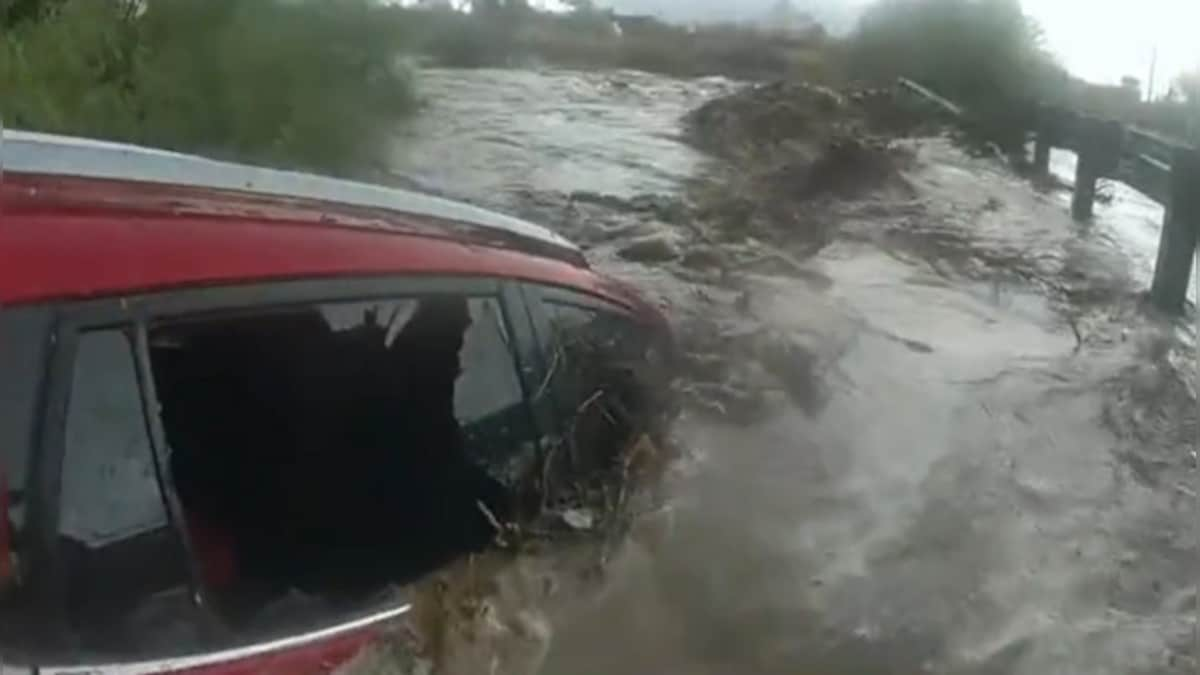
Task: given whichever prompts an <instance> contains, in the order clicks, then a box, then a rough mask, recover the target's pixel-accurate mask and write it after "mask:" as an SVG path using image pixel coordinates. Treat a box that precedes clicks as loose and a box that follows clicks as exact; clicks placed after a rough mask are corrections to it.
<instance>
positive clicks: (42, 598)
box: [0, 306, 56, 663]
mask: <svg viewBox="0 0 1200 675" xmlns="http://www.w3.org/2000/svg"><path fill="white" fill-rule="evenodd" d="M54 321H55V312H54V309H53V308H52V307H48V306H34V307H25V306H19V307H11V306H9V307H0V373H5V374H6V376H5V377H3V378H0V444H3V447H5V448H18V449H19V450H21V449H23V450H24V452H25V453H26V457H25V467H24V468H25V471H24V473H25V475H24V481H23V482H24V490H25V496H24V499H25V523H24V528H23V535H24V537H25V538H26V546H25V548H24V550H23V551H22V554H23V555H24V557H25V562H24V567H25V569H24V570H23V574H24V576H25V582H26V584H25V587H24V589H23V590H22V595H21V597H20V598H19V600H18V604H19V605H20V607H19V609H20V610H23V612H22V617H21V618H22V619H23V620H27V621H23V622H22V624H23V625H22V628H23V629H24V630H25V632H23V633H22V635H20V636H19V637H20V638H21V642H22V643H23V644H21V645H20V646H19V647H20V650H21V651H20V656H19V657H20V658H37V657H38V656H39V654H40V653H41V652H42V651H43V650H44V648H45V647H47V646H48V644H49V643H50V642H52V636H51V633H52V626H53V624H54V615H53V611H52V608H51V602H50V599H49V597H48V596H49V593H50V591H51V590H52V589H53V587H54V586H53V580H52V578H51V575H50V574H49V567H48V565H49V559H50V557H51V551H52V547H53V544H54V541H55V533H54V532H53V529H52V528H48V527H47V525H46V523H47V521H46V515H47V511H48V508H49V504H48V499H47V498H48V493H47V491H46V489H45V488H46V486H45V475H46V472H45V468H44V467H45V461H44V459H45V458H44V455H43V453H42V452H41V449H42V444H41V437H42V432H43V429H44V428H45V426H46V422H47V420H46V414H47V410H46V398H47V390H48V382H49V376H50V363H51V361H52V358H53V355H54V352H55V347H56V344H55V343H56V340H55V332H54ZM14 373H15V374H16V376H15V377H11V376H8V374H14ZM10 480H11V479H10ZM15 646H16V645H11V644H5V645H3V646H2V647H0V663H2V662H4V661H5V659H6V658H9V653H10V652H12V650H13V648H14V647H15Z"/></svg>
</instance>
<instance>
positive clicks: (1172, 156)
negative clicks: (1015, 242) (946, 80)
mask: <svg viewBox="0 0 1200 675" xmlns="http://www.w3.org/2000/svg"><path fill="white" fill-rule="evenodd" d="M897 86H898V87H899V89H900V90H901V91H902V92H904V93H906V94H908V95H914V96H917V97H919V98H921V99H923V100H924V101H926V102H927V103H929V104H931V105H933V106H935V107H936V108H939V109H940V110H941V111H943V112H944V113H945V114H946V115H947V116H948V117H950V118H951V119H955V120H958V121H960V122H961V123H964V124H966V123H969V119H970V113H969V111H967V110H966V109H965V108H963V107H962V106H960V105H958V104H956V103H954V102H952V101H950V100H949V99H946V98H945V97H943V96H940V95H938V94H937V93H935V92H933V91H931V90H930V89H928V88H927V87H923V86H921V85H920V84H918V83H916V82H913V81H912V80H908V79H905V78H901V79H900V80H899V81H898V83H897ZM1032 119H1033V120H1034V128H1033V129H1029V130H1027V131H1029V132H1031V135H1032V137H1033V140H1034V151H1033V171H1034V173H1035V174H1041V175H1046V174H1048V173H1049V171H1050V151H1051V149H1052V148H1065V149H1068V150H1073V151H1074V152H1075V155H1076V157H1077V158H1078V160H1077V162H1076V164H1075V187H1074V194H1073V195H1072V198H1071V215H1072V216H1073V217H1074V218H1075V219H1076V220H1080V221H1086V220H1088V219H1090V218H1091V217H1092V215H1093V210H1094V206H1095V202H1096V184H1097V181H1099V180H1100V179H1101V178H1110V179H1114V180H1118V181H1121V182H1123V183H1126V184H1127V185H1130V186H1131V187H1133V188H1134V189H1136V190H1138V191H1139V192H1142V193H1143V194H1145V195H1146V196H1148V197H1150V198H1151V199H1153V200H1154V201H1156V202H1158V203H1159V204H1162V205H1163V207H1165V215H1164V220H1163V227H1162V234H1161V236H1160V239H1159V245H1158V257H1157V261H1156V263H1155V267H1154V281H1153V283H1152V285H1151V288H1150V296H1151V298H1152V300H1153V301H1154V304H1155V305H1157V306H1158V307H1159V308H1161V309H1163V310H1166V311H1170V312H1178V311H1180V310H1182V309H1183V306H1184V303H1185V302H1186V300H1187V289H1188V284H1189V283H1190V280H1191V274H1192V262H1193V258H1194V256H1195V253H1196V250H1197V245H1198V244H1200V150H1198V149H1197V148H1196V147H1195V146H1191V145H1187V144H1184V143H1181V142H1179V141H1175V140H1172V139H1169V138H1166V137H1164V136H1162V135H1160V134H1157V133H1155V132H1153V131H1150V130H1147V129H1142V128H1139V127H1137V126H1133V125H1126V124H1123V123H1121V122H1119V121H1115V120H1108V119H1103V118H1099V117H1095V116H1091V115H1086V114H1082V113H1079V112H1076V111H1073V110H1068V109H1065V108H1061V107H1056V106H1050V105H1042V106H1039V107H1038V109H1037V113H1036V115H1034V116H1033V117H1032Z"/></svg>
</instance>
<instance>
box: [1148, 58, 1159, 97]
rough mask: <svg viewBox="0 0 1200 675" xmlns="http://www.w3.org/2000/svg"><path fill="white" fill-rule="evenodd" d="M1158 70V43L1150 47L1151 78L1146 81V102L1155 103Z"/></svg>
mask: <svg viewBox="0 0 1200 675" xmlns="http://www.w3.org/2000/svg"><path fill="white" fill-rule="evenodd" d="M1156 70H1158V45H1154V46H1153V47H1151V48H1150V79H1149V80H1148V81H1147V82H1146V103H1154V76H1155V74H1156V73H1155V72H1154V71H1156Z"/></svg>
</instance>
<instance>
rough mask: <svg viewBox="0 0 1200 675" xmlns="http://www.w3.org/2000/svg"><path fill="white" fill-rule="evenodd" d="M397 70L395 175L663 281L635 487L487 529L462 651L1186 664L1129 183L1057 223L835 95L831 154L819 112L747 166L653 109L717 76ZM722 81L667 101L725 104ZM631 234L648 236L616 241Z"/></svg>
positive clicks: (1187, 380)
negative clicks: (530, 536) (601, 520)
mask: <svg viewBox="0 0 1200 675" xmlns="http://www.w3.org/2000/svg"><path fill="white" fill-rule="evenodd" d="M426 81H427V82H429V83H430V85H429V86H430V88H431V94H434V98H433V99H432V100H433V103H432V106H433V107H432V108H431V110H430V111H429V112H428V113H427V114H426V115H425V116H424V117H423V118H421V119H420V120H418V121H417V123H416V126H415V127H413V128H411V129H408V130H406V132H405V134H404V137H403V138H402V139H400V141H399V142H398V145H397V148H398V149H397V153H396V161H395V166H394V167H393V171H394V173H395V175H396V176H403V177H404V179H405V180H407V181H413V182H418V183H420V184H423V185H425V186H427V187H431V188H434V189H437V190H439V191H442V192H444V193H446V194H450V195H452V196H456V197H459V198H463V199H467V200H469V201H474V202H477V203H481V204H484V205H487V206H492V207H495V208H500V209H502V210H506V211H509V212H512V213H517V214H519V215H523V216H526V217H529V218H532V219H534V220H537V221H539V222H542V223H545V224H547V225H549V226H551V227H555V228H557V229H559V230H560V231H562V232H564V233H565V234H567V235H568V236H571V237H574V238H576V239H577V240H579V241H581V242H582V243H583V244H584V245H585V246H586V247H587V248H588V250H589V257H590V258H591V260H592V261H593V263H594V264H595V265H597V266H598V267H601V268H603V269H605V270H606V271H609V272H611V273H613V274H616V275H618V276H621V277H623V278H626V279H629V280H631V281H634V282H635V283H638V284H639V285H640V286H641V287H642V288H644V289H645V290H646V292H647V293H648V294H649V295H651V296H652V297H653V298H655V299H656V300H657V301H658V302H659V303H661V304H662V305H663V306H664V307H665V308H666V309H667V311H668V312H669V314H670V315H671V317H672V319H673V321H674V322H675V323H676V325H677V329H678V334H679V336H680V339H681V342H682V344H683V346H684V348H685V350H686V353H687V361H688V366H689V367H688V376H687V377H686V378H684V381H683V382H681V383H680V388H681V391H682V393H683V394H684V396H685V397H686V400H687V401H688V406H687V409H686V412H685V415H684V418H683V419H682V420H681V421H680V423H679V424H678V426H677V436H678V439H677V440H678V442H679V443H680V445H681V446H682V447H683V448H684V449H685V451H686V454H685V457H684V459H683V460H682V461H680V462H678V464H677V465H676V466H675V468H674V470H673V472H672V473H671V474H670V477H669V479H668V480H667V481H666V483H665V486H664V489H665V493H666V494H667V495H668V497H669V502H668V508H667V510H666V511H660V512H656V515H655V517H654V518H652V519H649V522H650V523H652V525H647V526H646V527H645V529H643V530H639V531H640V532H641V535H642V536H640V537H633V538H631V539H629V540H627V541H623V542H621V543H620V545H616V546H612V547H609V548H606V549H604V551H603V552H602V553H598V552H597V551H595V550H592V551H591V552H590V553H586V554H581V553H579V551H578V550H566V549H563V550H543V551H540V552H539V553H538V554H537V555H536V556H533V557H532V558H519V559H512V558H510V559H507V562H506V563H505V564H504V565H503V566H502V567H503V570H497V571H495V572H494V573H493V574H491V576H490V578H491V579H492V581H490V582H489V583H490V584H491V585H490V586H489V587H488V588H487V589H485V590H484V591H483V592H480V593H478V594H476V595H477V596H480V597H488V598H498V600H495V601H493V602H494V604H489V607H492V609H489V610H487V611H485V612H483V613H482V615H481V616H484V617H491V618H487V619H486V622H485V623H487V625H489V626H492V630H493V632H492V633H491V634H490V635H493V637H494V638H495V639H494V640H492V641H491V642H488V644H490V645H491V646H490V647H488V648H486V649H485V650H484V652H485V654H484V656H482V657H480V658H481V659H482V661H479V663H482V664H484V665H482V666H477V667H475V669H474V670H470V669H468V670H467V671H465V672H494V673H526V672H528V673H535V672H540V673H543V674H544V675H588V674H590V673H596V674H597V675H599V674H611V673H614V672H622V673H666V672H669V673H696V674H700V675H704V674H708V673H714V674H715V673H729V672H744V673H764V674H770V673H790V674H794V673H798V672H821V673H850V672H854V673H913V672H930V673H969V674H1001V673H1003V674H1010V673H1011V674H1014V675H1026V674H1028V675H1035V674H1036V675H1041V674H1044V673H1096V674H1108V673H1111V674H1117V673H1121V674H1126V673H1185V672H1195V670H1196V668H1197V667H1198V666H1200V664H1198V663H1197V651H1196V645H1195V639H1194V633H1195V627H1196V621H1195V615H1196V597H1197V585H1196V583H1197V575H1196V563H1197V561H1200V523H1197V521H1196V519H1195V518H1194V514H1195V512H1196V508H1197V507H1198V506H1200V504H1197V501H1198V497H1197V494H1198V492H1197V466H1196V465H1197V457H1196V454H1195V450H1194V448H1195V440H1196V434H1197V431H1198V422H1197V412H1198V410H1197V402H1196V401H1197V400H1196V392H1195V385H1194V382H1195V373H1196V362H1195V357H1194V351H1195V349H1194V348H1195V331H1194V329H1193V328H1192V327H1191V325H1189V323H1188V322H1180V321H1178V320H1174V319H1170V318H1166V317H1161V316H1157V315H1156V314H1155V313H1154V312H1153V311H1152V310H1150V309H1148V308H1147V307H1146V305H1145V302H1144V300H1143V292H1144V290H1145V289H1146V288H1147V287H1148V271H1147V265H1148V264H1152V261H1153V255H1154V251H1153V248H1152V247H1153V246H1155V245H1156V244H1157V226H1158V223H1159V222H1161V211H1159V210H1155V208H1154V207H1153V205H1147V204H1146V203H1145V202H1144V201H1143V200H1141V199H1139V197H1138V196H1137V195H1132V194H1129V193H1128V192H1127V191H1124V189H1123V188H1120V187H1118V188H1116V191H1115V192H1114V198H1113V200H1112V201H1111V202H1110V203H1109V204H1102V205H1099V206H1098V214H1097V218H1096V220H1095V222H1093V223H1092V224H1090V225H1085V226H1080V225H1077V224H1074V223H1072V222H1071V221H1070V219H1069V217H1068V215H1067V208H1066V203H1067V200H1068V199H1069V195H1068V194H1066V193H1063V192H1062V191H1061V190H1055V189H1053V188H1050V189H1046V190H1041V191H1039V190H1036V189H1034V187H1033V186H1031V185H1029V184H1028V183H1027V182H1025V181H1022V180H1021V179H1020V178H1018V177H1016V176H1014V175H1013V174H1012V173H1011V172H1010V171H1009V170H1008V169H1007V168H1006V167H1005V166H1003V165H1002V164H1000V163H999V162H997V161H995V160H992V159H986V158H973V157H970V156H968V154H966V153H964V152H962V151H961V150H959V149H957V148H956V147H955V146H954V145H953V144H952V143H951V142H949V141H947V140H945V139H943V138H939V137H921V138H906V139H897V138H896V137H895V136H894V135H890V134H888V133H885V130H883V129H881V128H880V127H878V125H876V126H874V127H872V126H871V125H872V124H873V123H872V122H871V121H870V119H869V115H864V117H866V118H868V119H867V121H866V122H864V124H865V125H866V127H865V128H870V129H872V131H871V132H870V135H869V136H867V137H864V136H862V135H859V136H852V137H851V142H852V143H854V144H856V145H857V146H861V148H868V149H869V150H868V151H866V152H864V151H862V150H861V149H859V148H856V149H854V150H852V151H850V155H851V156H852V157H855V159H854V161H852V162H850V163H849V165H848V166H849V168H848V169H847V170H846V171H845V176H846V178H845V180H847V181H848V183H847V186H846V187H844V188H833V189H823V190H818V191H811V190H809V189H807V188H806V185H811V183H812V181H814V180H818V181H819V180H829V179H830V177H829V176H828V175H827V170H826V169H825V168H817V169H814V167H821V166H822V165H821V164H820V163H821V162H822V161H834V160H831V159H829V158H830V157H831V156H832V157H835V158H836V157H838V156H839V155H837V153H836V152H835V153H832V154H831V153H830V151H829V148H830V147H831V142H836V141H834V140H833V139H834V138H841V137H842V136H838V135H837V134H835V135H834V136H829V135H828V134H827V133H826V131H825V130H828V129H829V128H836V127H837V126H838V125H839V124H841V123H842V122H839V121H838V120H837V119H834V120H828V119H817V120H816V121H815V122H814V121H811V120H809V121H806V122H805V124H803V125H799V126H797V127H795V129H793V130H791V131H787V133H788V134H790V138H789V141H788V142H787V143H783V144H778V145H779V147H772V146H771V144H769V143H767V144H765V145H766V146H768V147H767V149H766V151H764V152H762V153H760V154H759V155H758V157H759V158H761V160H762V163H760V164H755V160H754V157H755V155H753V154H737V153H729V152H725V151H722V150H720V149H719V148H714V147H713V146H712V145H707V146H706V145H705V144H704V143H700V144H699V146H701V147H705V148H706V152H701V151H699V150H698V148H697V145H695V144H693V145H689V144H688V142H687V141H688V140H689V139H690V140H692V141H693V143H694V142H695V136H694V134H695V133H696V132H695V126H694V117H695V116H694V115H693V116H692V117H691V118H688V121H687V122H686V123H685V122H681V120H682V119H683V118H684V116H685V114H686V113H687V112H688V111H690V110H694V109H696V108H697V107H698V106H701V105H702V104H704V103H705V102H706V101H709V100H712V99H713V98H715V97H717V96H720V95H722V94H727V93H729V92H731V91H735V90H736V86H735V85H734V84H733V83H729V82H724V81H719V80H704V81H698V82H680V81H674V80H667V79H660V78H654V77H651V76H647V75H632V74H625V73H607V74H600V73H587V74H579V73H571V72H563V71H546V72H471V71H455V72H438V71H435V72H431V73H427V74H426ZM614 81H620V82H625V83H627V84H628V86H620V87H616V86H613V82H614ZM777 94H778V92H777ZM805 95H807V94H805ZM819 96H821V97H824V96H825V94H820V95H819ZM785 98H786V97H785ZM739 105H742V104H741V103H737V102H734V103H730V102H729V101H728V100H727V101H725V102H724V103H718V104H711V105H709V106H705V107H701V108H700V110H705V109H708V110H710V111H718V112H719V114H718V112H713V113H709V114H711V115H713V119H716V120H718V121H719V125H718V126H719V127H720V128H722V129H734V130H737V129H743V130H754V129H757V128H758V127H757V123H755V124H744V120H741V119H739V118H738V115H739V112H738V106H739ZM797 105H799V104H797ZM806 105H807V104H806ZM853 105H855V104H854V103H846V102H845V101H844V100H842V102H840V103H838V104H837V106H853ZM837 106H834V107H832V108H831V110H834V111H835V112H837V111H842V110H844V107H837ZM808 109H809V108H807V107H806V108H805V110H808ZM884 110H886V108H885V109H884ZM838 114H841V113H838ZM884 117H886V115H884ZM710 121H711V120H710ZM780 124H783V123H782V122H781V123H780ZM814 125H815V126H814ZM912 128H915V127H911V126H910V127H908V128H907V130H908V131H911V130H912ZM789 129H791V127H789ZM813 129H819V130H821V131H820V132H819V133H818V132H814V131H813ZM723 133H727V134H728V135H730V136H736V135H738V134H740V133H743V132H742V131H736V132H735V131H729V132H723ZM1065 161H1066V160H1064V158H1062V157H1060V156H1056V158H1055V162H1056V166H1057V167H1059V168H1060V170H1061V167H1062V165H1063V164H1064V162H1065ZM789 163H790V164H789ZM782 166H790V167H791V170H790V171H784V170H782V169H780V168H779V167H782ZM872 172H877V174H876V175H875V177H872V175H873V174H872ZM773 177H782V178H780V179H779V180H774V181H773V180H772V178H773ZM804 177H808V178H807V182H806V179H805V178H804ZM646 238H660V239H663V240H669V241H670V246H671V247H673V248H672V251H673V253H672V254H671V255H661V256H651V258H650V259H646V258H640V257H639V256H630V255H629V254H628V246H629V244H630V242H632V241H635V240H646ZM622 250H625V251H626V255H624V256H623V255H621V251H622ZM676 253H677V255H676ZM639 258H640V259H641V262H639V260H638V259H639ZM1148 261H1149V262H1148ZM646 532H653V534H652V535H649V536H648V535H646ZM463 564H464V565H469V564H470V563H469V562H464V563H463ZM530 569H536V570H538V571H537V572H529V570H530ZM505 570H507V571H505ZM516 570H523V571H521V572H520V573H518V572H516ZM448 573H453V572H452V571H451V572H448ZM460 574H461V572H460ZM530 574H532V576H533V578H535V579H539V580H540V581H537V582H535V583H529V582H528V578H530V577H529V575H530ZM597 579H599V580H600V581H596V580H597ZM546 588H553V589H557V590H556V592H555V593H553V594H551V595H552V596H553V597H552V598H548V597H547V596H546V594H545V593H544V592H543V591H544V590H545V589H546ZM539 589H541V590H539ZM493 610H494V612H493ZM473 620H474V621H479V620H482V619H479V618H478V617H476V618H475V619H473ZM458 624H459V625H463V626H469V625H474V624H472V623H471V621H460V622H458ZM454 625H455V624H454V622H451V628H449V629H446V628H439V629H436V630H443V631H445V630H451V631H458V630H459V629H458V628H454V627H453V626H454ZM496 626H500V627H501V628H500V629H496V628H495V627H496ZM431 630H433V631H434V632H436V630H434V629H427V630H426V631H425V633H426V634H429V633H430V631H431ZM460 632H461V631H460ZM505 635H507V636H508V637H503V636H505ZM495 636H501V637H495ZM468 642H470V643H471V644H478V641H468ZM485 642H486V641H485ZM522 645H523V646H522ZM510 646H512V649H514V650H516V651H517V652H520V653H521V654H527V655H529V657H528V658H525V657H521V658H525V660H521V658H518V657H512V658H509V657H505V656H503V654H505V653H508V652H505V651H504V650H506V649H509V648H510ZM522 649H524V650H526V651H521V650H522ZM451 651H454V652H455V653H458V652H460V651H461V653H463V654H470V653H476V652H473V651H472V648H471V647H469V646H466V645H464V646H461V647H458V648H456V649H455V650H451ZM439 653H443V654H448V653H449V652H445V650H443V652H439ZM450 658H451V657H450V656H446V655H443V656H441V657H438V658H437V659H433V660H432V661H429V660H427V661H423V662H422V663H423V664H424V665H421V667H424V668H428V669H432V668H434V667H435V663H434V661H437V662H438V663H440V664H442V666H439V667H440V668H441V670H442V671H443V672H455V671H454V670H453V669H452V668H449V667H447V666H445V663H447V662H448V661H447V659H450ZM506 659H507V660H506ZM383 661H384V662H389V661H388V659H387V658H384V659H383ZM371 672H410V671H408V670H397V671H386V670H385V671H371ZM411 672H420V671H416V670H412V671H411Z"/></svg>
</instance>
